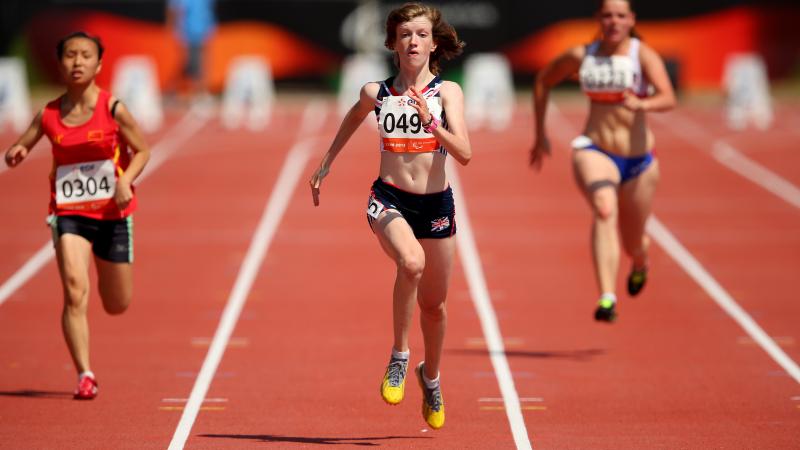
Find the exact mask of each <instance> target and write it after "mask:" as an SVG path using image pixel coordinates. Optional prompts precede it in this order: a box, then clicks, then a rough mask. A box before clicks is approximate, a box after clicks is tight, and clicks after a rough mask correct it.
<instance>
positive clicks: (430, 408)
mask: <svg viewBox="0 0 800 450" xmlns="http://www.w3.org/2000/svg"><path fill="white" fill-rule="evenodd" d="M424 364H425V362H421V363H419V365H417V368H416V369H415V370H414V372H415V373H416V374H417V381H419V387H420V388H422V418H424V419H425V422H427V423H428V425H430V427H431V428H433V429H434V430H438V429H439V428H442V427H443V426H444V399H443V398H442V388H441V386H440V385H438V384H437V385H436V387H435V388H433V389H430V388H428V386H427V385H426V384H425V380H424V379H423V378H422V368H423V367H424Z"/></svg>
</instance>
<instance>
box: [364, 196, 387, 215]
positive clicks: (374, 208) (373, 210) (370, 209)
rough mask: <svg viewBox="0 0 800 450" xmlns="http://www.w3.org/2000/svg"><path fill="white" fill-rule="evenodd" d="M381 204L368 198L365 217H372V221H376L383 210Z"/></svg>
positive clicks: (373, 198) (372, 198)
mask: <svg viewBox="0 0 800 450" xmlns="http://www.w3.org/2000/svg"><path fill="white" fill-rule="evenodd" d="M384 209H385V208H384V206H383V203H381V202H379V201H378V200H376V199H375V197H370V198H369V204H368V205H367V215H368V216H370V217H372V218H373V219H377V218H378V216H380V215H381V212H383V210H384Z"/></svg>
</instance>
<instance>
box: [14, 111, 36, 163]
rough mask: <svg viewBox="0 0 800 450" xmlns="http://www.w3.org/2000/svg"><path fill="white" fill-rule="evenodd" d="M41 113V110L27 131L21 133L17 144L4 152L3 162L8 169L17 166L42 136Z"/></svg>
mask: <svg viewBox="0 0 800 450" xmlns="http://www.w3.org/2000/svg"><path fill="white" fill-rule="evenodd" d="M42 112H43V110H42V111H39V112H38V113H37V114H36V116H35V117H34V118H33V120H31V124H30V125H29V126H28V129H27V130H25V132H24V133H22V136H20V138H19V139H18V140H17V142H15V143H14V144H12V145H11V146H10V147H9V148H8V149H7V150H6V154H5V161H6V165H7V166H8V167H16V166H18V165H19V164H20V163H21V162H22V161H23V160H24V159H25V158H26V157H27V156H28V154H29V153H30V152H31V150H32V149H33V146H34V145H36V143H37V142H39V139H41V138H42V136H43V135H44V130H42Z"/></svg>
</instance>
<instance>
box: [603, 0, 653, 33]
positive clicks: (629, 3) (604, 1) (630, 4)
mask: <svg viewBox="0 0 800 450" xmlns="http://www.w3.org/2000/svg"><path fill="white" fill-rule="evenodd" d="M621 1H623V2H627V3H628V7H629V8H630V10H631V12H633V13H635V9H634V5H633V0H621ZM595 3H596V5H597V8H595V13H597V14H599V13H600V10H601V9H603V5H604V4H605V3H606V0H597V1H596V2H595ZM630 36H631V37H635V38H637V39H639V40H641V39H642V35H641V34H639V32H638V31H636V28H635V27H634V28H631V33H630Z"/></svg>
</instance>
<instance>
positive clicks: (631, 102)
mask: <svg viewBox="0 0 800 450" xmlns="http://www.w3.org/2000/svg"><path fill="white" fill-rule="evenodd" d="M623 95H624V97H623V100H622V104H623V105H625V107H626V108H628V109H629V110H631V111H634V112H636V111H644V100H643V99H641V98H639V96H637V95H636V94H634V93H633V92H631V91H625V92H624V93H623Z"/></svg>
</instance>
